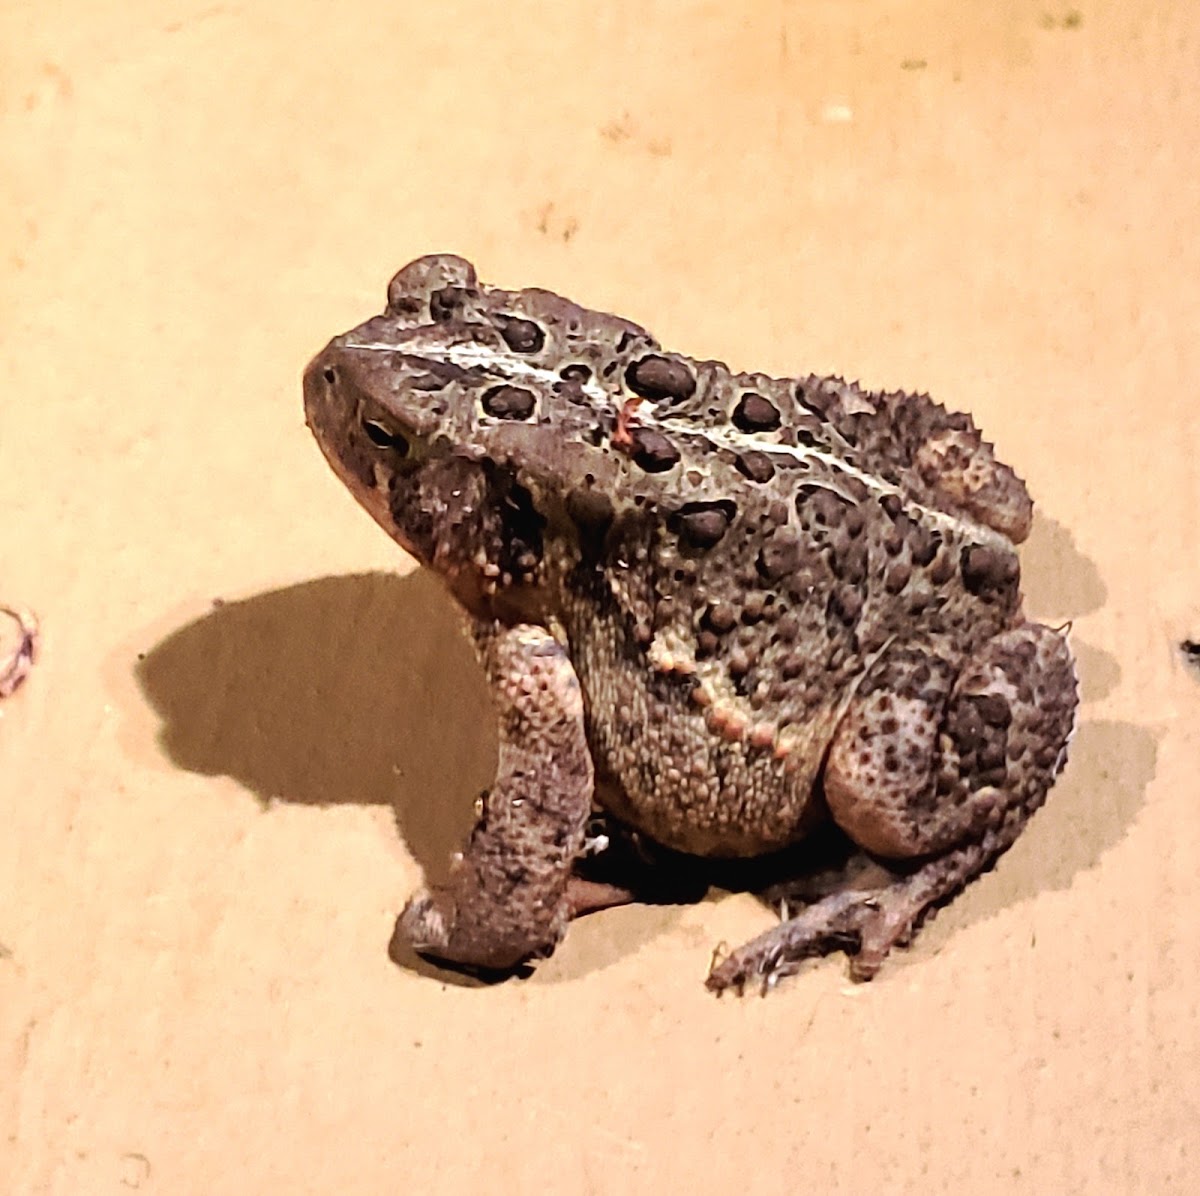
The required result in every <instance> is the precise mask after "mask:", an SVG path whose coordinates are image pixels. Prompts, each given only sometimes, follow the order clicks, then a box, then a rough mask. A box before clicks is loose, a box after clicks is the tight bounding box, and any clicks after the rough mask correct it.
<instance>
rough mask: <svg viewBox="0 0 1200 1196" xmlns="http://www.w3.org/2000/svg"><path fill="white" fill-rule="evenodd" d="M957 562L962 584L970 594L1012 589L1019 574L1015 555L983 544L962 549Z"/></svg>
mask: <svg viewBox="0 0 1200 1196" xmlns="http://www.w3.org/2000/svg"><path fill="white" fill-rule="evenodd" d="M959 560H960V562H961V564H962V573H963V584H964V585H965V586H966V587H967V589H968V590H970V592H971V593H972V594H980V595H982V594H986V593H988V592H994V591H1001V590H1009V589H1012V588H1014V587H1015V586H1016V583H1017V580H1018V579H1019V577H1020V573H1021V567H1020V565H1019V564H1018V563H1017V558H1016V556H1015V554H1013V553H1011V552H1003V551H1000V550H998V549H995V548H989V547H987V546H986V545H984V544H972V545H971V546H970V547H969V548H964V549H963V551H962V555H961V556H960V558H959Z"/></svg>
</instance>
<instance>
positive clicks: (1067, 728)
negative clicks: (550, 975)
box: [304, 255, 1077, 991]
mask: <svg viewBox="0 0 1200 1196" xmlns="http://www.w3.org/2000/svg"><path fill="white" fill-rule="evenodd" d="M304 401H305V411H306V414H307V420H308V425H309V427H310V428H311V429H312V431H313V433H314V435H315V436H316V438H317V441H318V442H319V444H320V446H321V449H322V450H323V452H324V454H325V456H326V458H327V459H328V461H329V463H330V465H331V466H332V467H333V469H334V471H335V472H336V473H337V475H338V476H339V477H340V478H341V479H342V481H343V482H344V483H345V484H346V485H347V486H348V487H349V489H350V490H351V492H352V493H353V494H354V496H355V497H356V498H357V499H358V500H359V502H360V503H362V505H363V506H364V507H366V509H367V510H368V511H369V512H370V513H371V514H372V515H373V516H374V517H375V519H376V520H377V521H378V522H379V523H380V524H381V525H382V527H383V528H384V529H385V530H386V531H387V532H388V533H389V534H390V535H391V536H392V537H393V538H394V539H395V540H396V541H397V542H398V543H399V544H401V545H402V546H403V547H404V548H405V549H407V550H408V551H409V552H410V553H412V554H413V555H414V556H415V557H417V559H418V560H419V561H421V562H422V563H423V564H424V565H426V566H427V567H428V568H431V569H432V570H434V571H435V572H436V573H437V574H439V575H440V577H441V578H442V580H443V581H444V582H445V584H446V586H447V587H448V589H449V591H450V593H451V594H452V595H453V597H454V598H455V599H456V600H457V602H458V603H459V604H460V605H461V607H462V608H463V610H464V611H465V612H466V617H467V619H468V622H469V624H470V628H471V631H472V634H473V637H474V640H475V643H476V645H477V648H478V651H479V655H480V658H481V660H482V662H483V666H484V668H485V670H486V673H487V676H488V679H489V681H490V683H491V685H492V687H493V690H494V695H495V700H496V705H497V708H498V716H499V728H500V757H499V768H498V772H497V776H496V780H495V784H494V786H493V788H492V789H491V791H490V792H489V793H488V794H487V795H486V797H485V799H484V800H483V802H482V804H481V808H480V812H479V819H478V823H477V825H476V827H475V829H474V831H473V833H472V834H471V836H470V839H469V841H468V843H467V844H466V845H465V846H464V849H463V851H462V853H461V855H460V856H457V857H456V859H455V862H454V865H453V868H452V873H451V880H450V882H449V884H448V885H447V886H446V887H444V888H441V889H438V890H435V891H433V892H424V893H421V894H419V895H417V896H416V897H414V898H413V899H412V900H411V901H410V902H409V904H408V906H407V907H406V909H405V912H404V913H403V915H402V916H401V920H400V929H401V932H402V933H403V934H405V935H406V936H407V937H408V938H409V940H410V941H411V942H412V943H413V945H414V946H415V947H416V948H417V949H418V950H420V951H422V952H423V953H427V954H430V955H433V956H435V957H439V958H442V959H446V960H449V961H456V962H458V963H460V964H464V965H471V966H475V967H479V968H509V967H512V966H514V965H516V964H518V963H519V962H521V961H523V960H526V959H528V958H530V957H535V956H539V955H546V954H548V953H549V952H550V951H552V950H553V949H554V947H555V945H556V944H557V943H558V941H559V940H560V938H561V937H562V935H563V933H564V931H565V930H566V927H567V924H568V922H569V921H570V919H571V918H572V917H573V916H575V915H577V914H579V913H581V912H583V911H585V910H588V909H594V908H597V907H600V906H603V905H607V904H613V903H615V902H617V901H621V900H628V899H630V898H631V896H632V894H631V893H630V892H628V891H627V890H624V889H620V888H616V887H614V886H611V885H603V884H598V883H596V882H594V881H591V882H589V881H587V880H584V879H582V878H581V877H580V876H579V875H578V874H577V872H576V870H575V867H574V865H575V863H576V862H577V861H578V859H579V857H580V856H581V853H582V852H583V851H584V846H585V836H586V828H587V825H588V819H589V813H590V811H591V809H592V803H593V799H594V800H595V801H596V802H597V803H598V804H599V806H600V807H602V808H603V809H604V810H605V811H607V812H608V813H609V815H611V816H612V817H613V818H614V819H616V820H617V822H618V823H619V824H621V825H623V826H627V827H630V828H633V830H634V831H635V832H636V833H637V834H640V835H642V836H645V837H646V838H648V839H650V840H652V841H654V842H656V843H658V844H662V845H665V846H666V847H667V848H670V849H673V850H674V851H678V852H684V853H689V854H691V855H698V856H709V857H723V858H734V859H737V858H742V859H744V858H747V857H757V856H760V855H763V854H765V853H771V852H775V851H777V850H779V849H781V848H784V847H787V846H788V845H790V844H793V843H795V842H797V841H798V840H800V839H801V838H803V837H804V836H805V835H806V834H807V833H809V832H810V831H811V830H812V829H813V828H814V827H817V826H818V825H820V824H821V823H823V822H826V821H828V820H829V819H832V820H833V822H834V823H836V824H837V826H839V827H840V828H841V829H842V830H843V831H844V832H845V833H846V834H847V835H848V836H849V837H850V839H851V840H852V841H853V842H854V843H855V844H857V845H858V846H859V847H861V848H862V849H864V850H865V852H867V853H868V854H869V855H870V856H871V857H873V858H874V859H876V860H878V861H881V862H884V863H887V864H888V865H889V868H890V872H889V873H887V874H885V876H886V879H884V880H882V881H880V882H878V883H877V884H874V885H872V886H863V885H861V884H850V885H849V886H848V887H842V888H840V889H836V888H835V889H834V890H832V891H830V892H827V893H826V894H825V895H824V896H823V897H821V898H820V899H819V900H816V901H815V902H814V903H812V904H809V905H808V906H807V907H805V908H803V909H802V910H800V911H799V912H798V913H797V914H796V916H794V917H791V918H788V919H786V920H785V921H783V922H781V923H780V925H778V926H777V927H775V928H773V929H771V930H769V931H767V932H766V933H765V934H763V935H761V936H760V937H759V938H757V939H755V940H754V941H753V942H751V943H748V944H747V945H746V946H744V947H742V948H740V949H738V950H736V951H734V952H733V953H732V954H731V955H729V956H728V957H727V958H725V959H724V960H722V961H720V962H718V963H716V964H715V966H714V967H713V969H712V971H711V972H710V975H709V977H708V985H709V987H710V988H712V989H714V990H717V991H720V990H722V989H724V988H726V987H729V986H736V987H738V988H739V989H740V988H741V986H742V985H743V984H744V983H745V982H746V981H748V980H751V979H757V980H759V981H761V982H762V983H764V984H769V983H770V982H772V981H773V980H774V979H776V978H778V977H779V976H781V975H785V974H787V973H789V972H792V971H795V970H796V968H797V967H798V965H799V961H801V960H803V959H804V958H806V957H808V956H810V955H814V954H819V953H822V952H825V951H828V950H831V949H833V948H835V947H844V948H846V949H847V950H848V951H849V952H850V953H851V955H852V970H853V972H854V974H855V975H856V976H858V977H860V978H865V977H868V976H870V975H872V974H873V973H874V972H875V971H876V970H877V969H878V968H879V966H880V964H881V963H882V961H883V959H884V957H885V956H886V955H887V953H888V950H889V948H890V947H891V946H893V945H894V944H896V943H903V942H906V941H907V940H908V939H909V937H910V935H911V934H912V932H913V930H914V928H915V927H916V925H917V924H918V923H919V921H920V920H921V918H922V916H923V915H924V914H925V912H926V911H927V910H928V909H929V908H930V907H931V906H933V905H935V904H937V903H939V902H941V901H943V900H945V899H946V898H947V897H948V896H949V895H951V894H952V893H953V892H955V891H956V890H957V889H958V888H960V887H961V886H962V885H963V884H964V883H966V882H967V881H968V880H970V879H971V878H972V877H973V876H975V875H976V874H978V873H979V872H981V871H983V870H984V869H986V868H987V867H988V866H989V865H990V864H991V863H992V862H993V861H994V860H995V859H996V857H997V856H998V855H999V854H1000V853H1001V852H1003V851H1004V850H1005V849H1006V848H1007V847H1008V846H1009V845H1010V844H1011V843H1012V842H1013V841H1014V840H1015V839H1016V837H1017V835H1018V834H1019V833H1020V831H1021V829H1022V828H1023V826H1024V825H1025V823H1026V821H1027V820H1028V818H1029V817H1030V815H1031V814H1032V813H1033V812H1034V810H1035V809H1036V808H1037V807H1038V806H1039V805H1040V804H1041V803H1042V801H1043V799H1044V798H1045V795H1046V792H1047V790H1048V789H1049V788H1050V786H1051V784H1052V783H1053V780H1054V778H1055V776H1056V775H1057V774H1058V772H1059V770H1060V769H1061V768H1062V766H1063V763H1064V761H1065V759H1066V748H1067V741H1068V739H1069V737H1070V734H1071V730H1072V726H1073V721H1074V715H1075V708H1076V704H1077V696H1076V680H1075V669H1074V663H1073V659H1072V655H1071V651H1070V649H1069V647H1068V645H1067V640H1066V635H1065V634H1064V632H1062V631H1060V630H1053V629H1050V628H1048V627H1044V626H1042V625H1040V624H1038V623H1033V622H1030V621H1029V620H1028V619H1026V617H1025V615H1024V614H1023V612H1022V609H1021V595H1020V589H1019V566H1018V561H1017V555H1016V551H1015V549H1014V545H1015V544H1017V543H1019V542H1020V541H1021V540H1023V539H1024V538H1025V536H1026V535H1027V533H1028V531H1029V527H1030V521H1031V518H1032V504H1031V502H1030V499H1029V495H1028V493H1027V492H1026V489H1025V486H1024V484H1023V483H1022V482H1021V481H1020V479H1019V478H1018V477H1017V476H1016V474H1015V473H1014V472H1013V471H1012V470H1011V469H1010V468H1009V467H1008V466H1007V465H1003V464H1001V463H1000V462H999V461H997V460H996V458H995V456H994V455H993V451H992V446H991V445H989V444H987V443H986V442H984V441H983V440H982V439H981V438H980V435H979V433H978V432H977V431H976V429H975V427H974V425H973V423H972V422H971V419H970V417H969V416H967V415H962V414H957V413H954V412H949V411H947V410H945V409H944V408H943V407H941V406H939V405H938V404H936V403H934V402H933V401H932V400H930V399H929V397H928V396H926V395H914V394H906V393H903V392H877V391H866V390H863V389H862V388H861V387H859V386H858V385H857V384H856V383H850V382H845V381H843V380H842V379H840V378H819V377H814V376H809V377H802V378H772V377H767V376H766V375H763V374H736V373H733V372H731V371H730V370H729V369H727V368H726V367H725V366H724V365H723V364H721V363H719V362H713V361H694V360H692V359H690V358H687V357H684V356H681V355H680V354H678V353H672V352H668V351H666V350H664V349H662V348H661V347H660V345H659V344H658V343H657V342H656V341H655V340H654V339H653V338H652V337H651V336H650V335H649V333H647V332H646V331H645V329H643V328H640V327H639V326H638V325H636V324H633V323H630V322H629V321H627V320H624V319H620V318H618V317H616V316H612V315H607V314H604V313H602V312H596V311H589V310H588V309H587V308H584V307H579V306H577V305H576V304H574V303H571V302H569V301H568V300H566V299H563V298H561V297H559V296H558V295H555V294H552V293H550V292H548V291H543V290H522V291H504V290H499V289H497V288H493V287H489V286H485V285H483V284H481V283H479V282H478V280H477V279H476V276H475V271H474V269H473V268H472V266H471V265H470V263H468V262H466V261H464V260H463V259H462V258H458V257H452V256H448V255H438V256H430V257H424V258H420V259H418V260H417V261H415V262H413V263H411V264H410V265H408V266H406V267H405V268H404V269H403V270H401V271H400V273H399V274H397V275H396V277H395V278H394V279H393V280H392V282H391V285H390V286H389V289H388V303H387V309H386V311H385V312H384V314H383V315H380V316H376V317H374V318H373V319H370V320H368V321H367V322H366V323H364V324H362V325H360V326H359V327H358V328H355V329H354V330H353V331H351V332H348V333H346V334H345V335H343V336H339V337H336V338H335V339H334V340H333V341H331V342H330V343H329V345H328V346H327V347H326V348H325V349H324V350H323V351H322V352H321V353H320V354H319V355H318V356H317V357H316V358H315V360H314V361H313V362H312V363H311V364H310V365H309V367H308V370H307V372H306V374H305V377H304Z"/></svg>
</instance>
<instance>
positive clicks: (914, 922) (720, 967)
mask: <svg viewBox="0 0 1200 1196" xmlns="http://www.w3.org/2000/svg"><path fill="white" fill-rule="evenodd" d="M984 854H985V848H984V847H983V846H972V847H968V848H964V849H962V850H960V851H953V852H949V853H948V854H947V855H944V856H940V857H939V858H938V859H936V860H931V861H930V862H929V863H927V864H924V865H923V866H921V867H920V868H918V869H917V871H915V872H913V873H912V874H911V875H910V876H906V877H903V878H900V879H898V880H896V881H895V882H894V883H892V884H889V885H883V886H881V887H879V888H858V887H855V888H848V889H845V890H842V891H840V892H834V893H830V894H829V896H827V897H824V898H822V899H821V900H820V901H818V902H817V903H816V904H815V905H810V906H808V907H807V908H806V909H804V910H802V911H801V912H800V913H798V914H797V915H796V916H795V917H793V918H789V919H787V920H786V921H784V922H781V923H780V924H779V925H778V926H775V927H772V928H771V929H770V930H768V931H766V932H765V933H764V934H760V935H759V936H758V938H756V939H752V940H751V941H750V942H749V943H747V944H746V945H745V946H743V947H739V948H738V949H737V950H736V951H734V952H733V953H732V954H730V955H728V956H726V957H725V958H724V959H721V960H715V961H714V964H713V968H712V970H711V971H710V972H709V975H708V979H707V981H706V982H705V983H706V985H707V987H708V988H709V990H710V991H712V992H715V993H721V992H724V991H725V989H727V988H734V989H736V990H737V991H738V992H742V991H743V990H744V989H745V987H746V986H747V985H748V984H753V983H756V982H757V983H759V984H761V986H762V991H763V992H766V991H767V990H769V989H770V988H772V987H774V985H775V983H776V982H777V981H778V980H780V979H782V978H783V977H784V976H790V975H792V974H793V973H795V972H797V971H799V970H800V966H801V964H802V963H803V962H804V960H806V959H810V958H812V957H813V956H816V955H826V954H828V953H829V952H830V951H837V950H845V951H847V952H848V953H850V955H851V960H850V974H851V976H852V977H853V978H854V979H855V980H869V979H870V978H871V977H872V976H874V975H875V973H876V972H877V971H878V970H879V968H880V966H881V965H882V964H883V961H884V959H886V958H887V955H888V952H889V951H890V950H891V949H892V948H893V947H895V946H903V945H905V944H907V943H908V941H909V940H910V939H911V937H912V934H913V932H914V931H915V930H916V928H917V927H918V926H919V925H920V923H921V920H922V919H923V918H924V917H925V915H926V914H927V912H928V911H929V909H930V908H931V907H933V906H935V905H937V904H938V902H940V901H943V900H945V899H946V898H947V897H950V896H951V895H952V894H953V893H954V892H955V891H957V890H958V889H959V888H961V887H962V885H964V884H965V883H966V882H967V881H968V880H970V878H971V877H972V876H974V875H975V874H976V872H978V871H979V870H980V868H981V867H982V864H983V856H984ZM784 912H785V915H786V908H785V910H784Z"/></svg>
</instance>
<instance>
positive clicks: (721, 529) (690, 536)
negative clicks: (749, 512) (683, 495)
mask: <svg viewBox="0 0 1200 1196" xmlns="http://www.w3.org/2000/svg"><path fill="white" fill-rule="evenodd" d="M736 514H737V507H736V506H735V505H734V504H733V503H731V502H728V501H724V500H722V501H719V502H690V503H685V504H684V505H683V506H682V507H680V508H679V511H678V513H677V514H676V516H675V519H676V521H677V523H678V528H679V534H680V535H681V536H682V537H683V539H684V540H686V541H687V542H688V543H689V544H691V545H692V546H693V547H694V548H711V547H712V546H713V545H714V544H716V543H717V542H718V541H719V540H720V539H721V537H722V536H723V535H724V534H725V533H726V532H727V531H728V530H729V525H730V523H732V522H733V518H734V516H735V515H736Z"/></svg>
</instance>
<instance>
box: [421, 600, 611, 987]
mask: <svg viewBox="0 0 1200 1196" xmlns="http://www.w3.org/2000/svg"><path fill="white" fill-rule="evenodd" d="M473 630H474V635H475V642H476V647H477V649H478V651H479V656H480V659H481V661H482V662H483V666H484V669H485V670H486V672H487V677H488V681H489V683H490V685H491V688H492V692H493V694H494V695H495V701H496V705H497V713H498V716H499V738H500V754H499V765H498V768H497V771H496V780H495V784H494V785H493V787H492V789H491V791H490V792H489V793H488V794H487V795H486V796H485V797H484V799H483V809H482V811H481V812H480V815H479V821H478V822H477V824H476V826H475V829H474V830H473V831H472V832H471V837H470V839H469V840H468V841H467V844H466V846H465V847H464V849H463V851H462V852H461V854H460V855H458V856H456V857H455V860H454V863H453V865H452V868H451V874H450V878H449V881H448V883H447V884H446V885H445V886H444V887H441V888H436V889H434V890H432V891H430V892H421V893H418V894H417V895H416V896H415V897H413V899H412V900H411V901H410V902H409V903H408V906H407V907H406V908H405V910H404V913H403V914H401V916H400V922H399V930H400V932H401V934H402V935H403V937H405V938H406V939H407V940H408V941H409V942H411V943H412V945H413V947H414V948H415V949H416V950H417V951H419V952H421V953H422V954H426V955H431V956H434V957H436V958H439V959H445V960H450V961H453V962H455V963H460V964H466V965H469V966H472V967H478V968H488V969H507V968H512V967H514V966H515V965H517V964H519V963H520V962H521V961H522V960H524V959H526V958H528V957H530V956H535V955H548V954H550V952H551V951H553V950H554V948H555V946H556V945H557V943H558V941H559V939H560V938H562V935H563V932H564V931H565V930H566V927H567V923H568V922H569V921H570V919H571V917H572V916H573V915H574V914H575V913H579V912H582V911H583V908H585V907H589V908H595V907H596V906H597V905H601V904H608V903H610V902H606V901H603V900H600V901H598V900H597V899H596V895H595V894H593V893H590V892H587V893H583V892H581V891H580V890H579V887H578V882H577V881H574V880H573V878H572V875H571V866H572V864H573V862H574V861H575V859H576V858H577V857H578V856H579V855H580V853H581V851H582V850H583V843H584V832H585V829H586V826H587V821H588V816H589V814H590V812H591V806H592V758H591V755H590V754H589V752H588V747H587V740H586V738H585V734H584V722H583V696H582V693H581V691H580V688H579V681H578V679H577V678H576V676H575V670H574V669H573V668H572V667H571V662H570V660H569V659H568V657H567V654H566V652H565V651H564V649H563V647H562V645H561V644H559V642H558V641H557V640H556V639H555V638H554V637H553V636H552V635H551V634H550V633H549V632H548V631H546V630H545V629H544V628H542V627H537V626H533V625H529V624H521V625H518V626H516V627H508V626H504V625H501V624H493V623H484V622H479V623H476V624H475V625H474V628H473Z"/></svg>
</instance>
